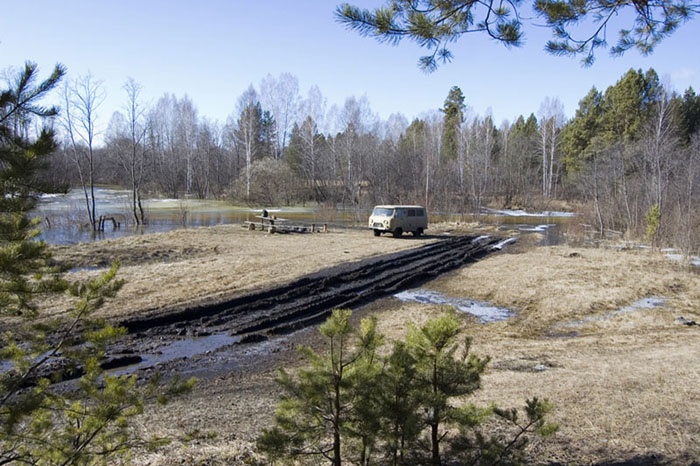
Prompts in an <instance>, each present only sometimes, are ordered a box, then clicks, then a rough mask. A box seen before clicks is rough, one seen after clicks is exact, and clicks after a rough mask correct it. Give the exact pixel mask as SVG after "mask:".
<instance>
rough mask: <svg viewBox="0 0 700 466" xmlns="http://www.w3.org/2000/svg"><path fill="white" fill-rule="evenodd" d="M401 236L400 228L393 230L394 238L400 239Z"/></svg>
mask: <svg viewBox="0 0 700 466" xmlns="http://www.w3.org/2000/svg"><path fill="white" fill-rule="evenodd" d="M401 235H403V230H402V229H401V228H397V229H396V230H394V238H401Z"/></svg>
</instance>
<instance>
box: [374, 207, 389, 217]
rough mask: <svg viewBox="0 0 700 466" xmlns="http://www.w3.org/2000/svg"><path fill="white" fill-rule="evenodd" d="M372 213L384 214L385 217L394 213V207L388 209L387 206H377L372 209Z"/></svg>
mask: <svg viewBox="0 0 700 466" xmlns="http://www.w3.org/2000/svg"><path fill="white" fill-rule="evenodd" d="M372 215H382V216H384V217H391V216H392V215H394V209H387V208H386V207H375V208H374V210H373V211H372Z"/></svg>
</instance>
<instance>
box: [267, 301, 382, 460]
mask: <svg viewBox="0 0 700 466" xmlns="http://www.w3.org/2000/svg"><path fill="white" fill-rule="evenodd" d="M351 315H352V312H351V311H350V310H348V309H340V310H338V309H336V310H334V311H333V313H332V315H331V316H330V317H329V318H328V320H327V321H326V322H325V323H324V324H322V325H321V326H320V328H319V331H320V332H321V335H323V336H324V337H325V339H326V343H327V350H328V353H327V354H325V355H324V354H319V353H316V352H315V351H313V350H312V349H311V348H308V347H303V348H301V351H302V352H303V354H304V355H305V356H306V358H307V360H308V361H309V363H310V367H309V368H305V369H301V370H299V372H298V373H297V374H296V376H295V375H292V374H289V373H287V372H286V371H284V370H282V371H281V373H280V377H279V378H278V382H279V383H280V385H281V386H282V388H283V389H284V391H285V395H284V396H283V398H282V400H281V401H280V403H279V405H278V408H277V411H276V413H275V426H274V427H273V428H272V429H269V430H265V431H264V432H263V434H262V435H261V437H260V438H259V440H258V446H259V447H260V448H261V449H262V450H263V451H265V452H267V453H268V454H270V455H271V456H273V457H297V456H302V457H303V456H309V455H312V456H321V457H323V458H325V459H327V460H328V461H329V462H330V463H331V464H333V465H334V466H340V465H341V464H342V458H343V454H344V452H345V450H346V448H347V447H348V445H346V444H345V443H344V441H343V439H346V440H347V439H349V438H352V437H354V436H357V435H360V434H361V435H363V436H367V435H369V434H371V432H370V431H367V432H365V431H363V430H362V426H363V422H366V421H367V418H366V417H363V418H361V422H360V424H358V423H357V421H358V419H357V418H356V417H355V414H357V411H356V410H354V409H353V406H355V405H354V400H355V398H356V397H357V395H358V388H359V387H362V385H363V384H365V383H366V382H368V380H367V376H368V375H371V374H372V373H373V372H374V370H373V369H371V367H372V365H373V364H374V352H375V350H376V348H377V346H378V345H379V344H380V343H381V336H379V335H378V334H377V332H376V322H375V321H374V320H373V319H365V320H363V321H362V326H361V329H360V330H359V331H357V330H355V329H354V328H353V327H352V325H351V323H350V317H351ZM364 426H365V427H366V425H364ZM361 441H362V444H363V447H362V448H363V449H364V446H365V445H367V444H368V443H369V442H370V439H368V438H363V439H361Z"/></svg>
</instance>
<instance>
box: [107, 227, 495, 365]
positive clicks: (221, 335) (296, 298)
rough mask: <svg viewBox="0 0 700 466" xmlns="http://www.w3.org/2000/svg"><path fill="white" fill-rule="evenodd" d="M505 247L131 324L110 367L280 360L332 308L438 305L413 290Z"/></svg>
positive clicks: (368, 262)
mask: <svg viewBox="0 0 700 466" xmlns="http://www.w3.org/2000/svg"><path fill="white" fill-rule="evenodd" d="M501 244H502V239H501V238H498V237H488V236H479V237H475V236H456V237H448V238H444V239H442V240H440V241H437V242H435V243H430V244H427V245H425V246H422V247H420V248H416V249H410V250H406V251H401V252H397V253H393V254H387V255H384V256H380V257H375V258H371V259H365V260H362V261H360V262H357V263H351V264H343V265H339V266H335V267H331V268H328V269H325V270H322V271H320V272H318V273H314V274H311V275H308V276H305V277H301V278H299V279H297V280H294V281H293V282H291V283H286V284H282V285H280V286H277V287H274V288H270V289H266V290H263V291H260V292H255V293H251V294H248V295H244V296H240V297H237V298H235V299H232V300H228V301H224V302H219V303H214V304H208V305H206V306H204V305H203V306H199V307H193V308H187V309H181V310H178V311H172V312H161V313H159V314H155V315H150V316H148V317H146V318H131V319H129V320H126V321H124V322H121V325H123V326H124V327H126V328H127V330H128V335H127V336H126V338H125V339H124V341H123V342H122V343H121V344H120V345H117V346H115V347H114V348H112V350H111V352H110V358H109V361H108V362H107V367H110V368H111V370H113V371H115V372H116V373H125V372H134V371H138V373H141V374H144V375H147V374H148V373H149V372H150V370H152V369H153V368H159V369H161V370H163V371H165V372H177V373H179V374H189V375H197V376H202V375H204V374H207V373H211V374H215V373H218V372H222V371H229V370H231V369H233V368H236V366H240V365H245V364H249V363H250V364H261V358H260V357H259V356H260V355H261V354H272V353H274V352H275V351H276V348H278V347H279V346H280V345H284V344H285V340H286V339H287V338H289V337H290V335H293V334H295V333H298V332H303V331H305V329H307V328H309V327H312V326H314V324H317V323H319V322H321V321H323V320H325V319H326V318H327V316H328V315H330V312H331V311H332V309H336V308H351V309H355V308H358V307H360V306H363V305H366V304H368V303H370V302H372V301H374V300H377V299H380V298H383V297H387V296H391V295H396V296H397V297H399V298H400V299H408V298H407V297H409V296H412V297H413V299H428V297H429V298H430V299H439V298H438V297H437V295H434V294H426V293H419V292H417V291H415V289H416V287H419V286H420V285H421V284H422V283H425V282H426V281H428V280H430V279H433V278H435V277H437V276H438V275H440V274H442V273H445V272H448V271H451V270H454V269H456V268H459V267H461V266H463V265H465V264H467V263H469V262H473V261H476V260H479V259H480V258H482V257H484V256H486V255H488V254H490V253H493V252H495V251H498V250H499V248H500V247H501ZM407 290H414V291H407ZM443 299H444V298H443ZM444 301H445V304H454V305H456V306H457V307H458V308H462V309H471V311H469V312H477V309H479V311H478V312H480V313H481V317H482V318H483V319H492V318H502V317H503V316H505V315H506V313H507V311H505V310H496V309H495V308H494V309H487V307H486V306H485V305H484V304H477V303H476V302H471V303H470V304H469V303H466V302H464V303H453V302H449V301H448V300H446V299H444Z"/></svg>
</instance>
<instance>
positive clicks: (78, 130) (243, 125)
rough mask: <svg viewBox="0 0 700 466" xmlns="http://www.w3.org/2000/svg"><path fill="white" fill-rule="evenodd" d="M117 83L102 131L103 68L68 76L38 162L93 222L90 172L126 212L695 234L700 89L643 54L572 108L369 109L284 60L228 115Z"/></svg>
mask: <svg viewBox="0 0 700 466" xmlns="http://www.w3.org/2000/svg"><path fill="white" fill-rule="evenodd" d="M124 90H125V94H124V106H123V109H122V110H121V111H117V112H115V113H113V114H112V116H111V119H110V120H109V123H108V125H107V130H106V132H105V133H104V134H103V135H101V137H102V141H100V143H99V144H98V143H97V142H96V141H98V138H97V136H98V135H97V134H96V132H95V127H96V122H95V115H96V110H97V108H98V106H99V104H100V97H101V96H102V94H101V93H102V89H101V86H100V82H99V81H97V80H95V79H94V78H93V77H91V76H88V77H82V78H78V79H75V80H73V81H71V82H70V83H68V84H66V85H65V86H64V88H63V93H62V112H61V115H60V116H59V117H58V118H57V121H56V123H55V124H57V125H59V126H60V130H59V133H60V134H61V135H62V144H60V146H59V148H58V149H57V150H56V152H55V153H54V154H53V156H52V158H51V170H50V171H49V173H50V175H51V178H52V179H51V181H52V182H54V183H60V184H62V185H64V186H82V188H83V189H84V191H85V194H86V196H85V198H86V208H87V212H88V214H89V215H90V220H92V223H93V225H94V224H95V222H96V220H97V216H98V212H95V202H94V187H95V185H104V184H109V185H117V186H122V187H125V188H127V189H130V190H131V192H132V203H131V207H132V214H133V215H132V219H131V220H132V221H133V222H134V223H135V224H140V223H142V222H147V221H148V219H147V218H146V216H145V214H144V210H143V207H142V199H143V198H145V197H152V196H168V197H195V198H216V199H227V200H230V201H231V202H235V203H239V204H247V205H258V206H259V205H266V206H288V205H299V204H314V205H322V206H328V207H331V208H334V207H342V208H344V209H349V210H351V211H354V212H357V214H358V219H359V218H362V216H364V214H365V213H366V212H367V211H368V209H370V208H371V206H372V205H374V204H382V203H420V204H424V205H426V206H427V208H428V209H429V211H430V212H441V213H445V214H450V215H460V216H470V215H472V214H475V213H479V212H481V211H482V209H483V208H485V207H491V208H525V209H533V210H547V209H549V208H552V207H556V206H562V205H565V206H568V208H570V209H573V210H576V212H577V213H578V214H580V217H581V221H580V222H579V224H580V225H584V227H585V228H586V230H587V231H588V232H590V233H593V234H595V235H596V236H599V237H622V238H627V239H635V240H645V241H647V242H649V243H650V244H652V245H654V246H672V247H676V248H679V249H681V250H682V251H684V252H685V253H686V254H692V253H694V252H697V251H698V248H699V247H700V239H699V238H698V235H695V234H693V232H694V231H695V228H696V227H697V226H698V224H699V223H700V214H699V213H698V207H700V206H699V205H698V203H699V201H700V200H699V199H698V189H700V135H699V134H698V126H699V124H700V97H699V96H697V95H696V94H695V92H694V90H693V89H692V88H689V89H687V90H686V91H684V92H683V94H682V95H679V94H678V93H676V92H671V91H669V90H668V89H667V88H666V87H665V86H664V85H663V83H662V82H661V80H660V79H659V77H658V75H657V73H656V72H655V71H654V70H653V69H649V70H647V71H642V70H634V69H630V70H629V71H628V72H627V73H626V74H625V75H623V76H621V77H620V79H619V80H618V81H617V83H616V84H615V85H613V86H610V87H609V88H607V89H605V90H598V89H596V88H592V89H591V90H590V91H589V92H588V94H587V95H585V96H583V97H582V98H581V100H580V101H579V106H578V109H577V110H576V112H575V115H574V116H573V117H572V118H570V119H567V118H566V117H565V115H564V113H563V109H562V105H561V103H560V102H559V101H558V100H557V99H556V98H553V99H550V98H547V99H545V101H544V102H543V103H542V104H541V106H540V108H539V110H538V111H537V112H533V113H531V114H530V115H522V116H520V117H518V118H517V119H516V120H515V121H513V122H509V121H504V122H502V123H500V124H499V125H497V124H496V122H494V121H493V119H492V117H491V116H490V115H485V116H481V115H475V114H474V113H473V112H472V111H470V109H469V105H468V100H467V99H466V97H465V94H464V93H463V91H462V90H461V89H460V88H459V87H456V86H455V87H453V88H452V89H449V90H447V92H446V94H447V95H446V98H445V101H444V102H443V104H442V106H441V107H439V108H436V109H435V110H434V111H430V112H427V113H425V114H423V115H422V116H421V117H420V118H416V119H414V120H413V121H410V122H409V121H408V120H407V119H406V118H405V117H404V116H402V115H400V114H395V115H392V116H391V117H389V119H388V120H386V121H382V120H380V119H379V118H378V117H376V116H375V115H373V113H372V111H371V108H370V103H369V102H368V101H367V99H366V98H359V99H358V98H355V97H349V98H347V99H346V101H345V103H344V105H343V106H342V108H338V107H336V106H333V107H332V108H331V109H327V108H326V107H327V106H326V104H325V100H324V98H323V96H322V94H321V92H320V91H319V90H318V88H315V87H314V88H312V89H311V90H310V91H309V92H308V95H307V96H306V97H302V96H301V94H300V92H299V86H298V81H297V79H296V78H295V77H294V76H292V75H290V74H282V75H280V76H279V77H277V78H275V77H272V76H268V77H267V78H265V79H263V80H262V81H261V83H260V86H259V90H256V89H255V87H253V86H252V85H251V86H250V87H249V88H248V89H247V90H246V91H245V92H244V93H243V94H242V95H241V96H240V97H239V99H238V101H237V108H236V109H235V110H233V111H232V112H231V114H230V116H229V117H228V118H227V120H226V122H224V123H223V124H222V123H219V122H212V121H210V120H208V119H207V118H204V117H200V116H199V115H198V111H197V107H196V104H195V102H192V101H191V100H190V99H189V98H188V97H187V96H184V97H177V96H174V95H172V94H164V95H163V96H162V97H161V98H160V99H159V100H158V101H157V102H156V103H155V104H154V105H152V106H150V107H147V106H146V105H145V104H144V103H143V101H142V98H141V87H140V85H139V84H138V83H137V82H135V81H134V80H132V79H130V80H129V81H127V83H126V84H125V86H124ZM436 107H437V105H436Z"/></svg>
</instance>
